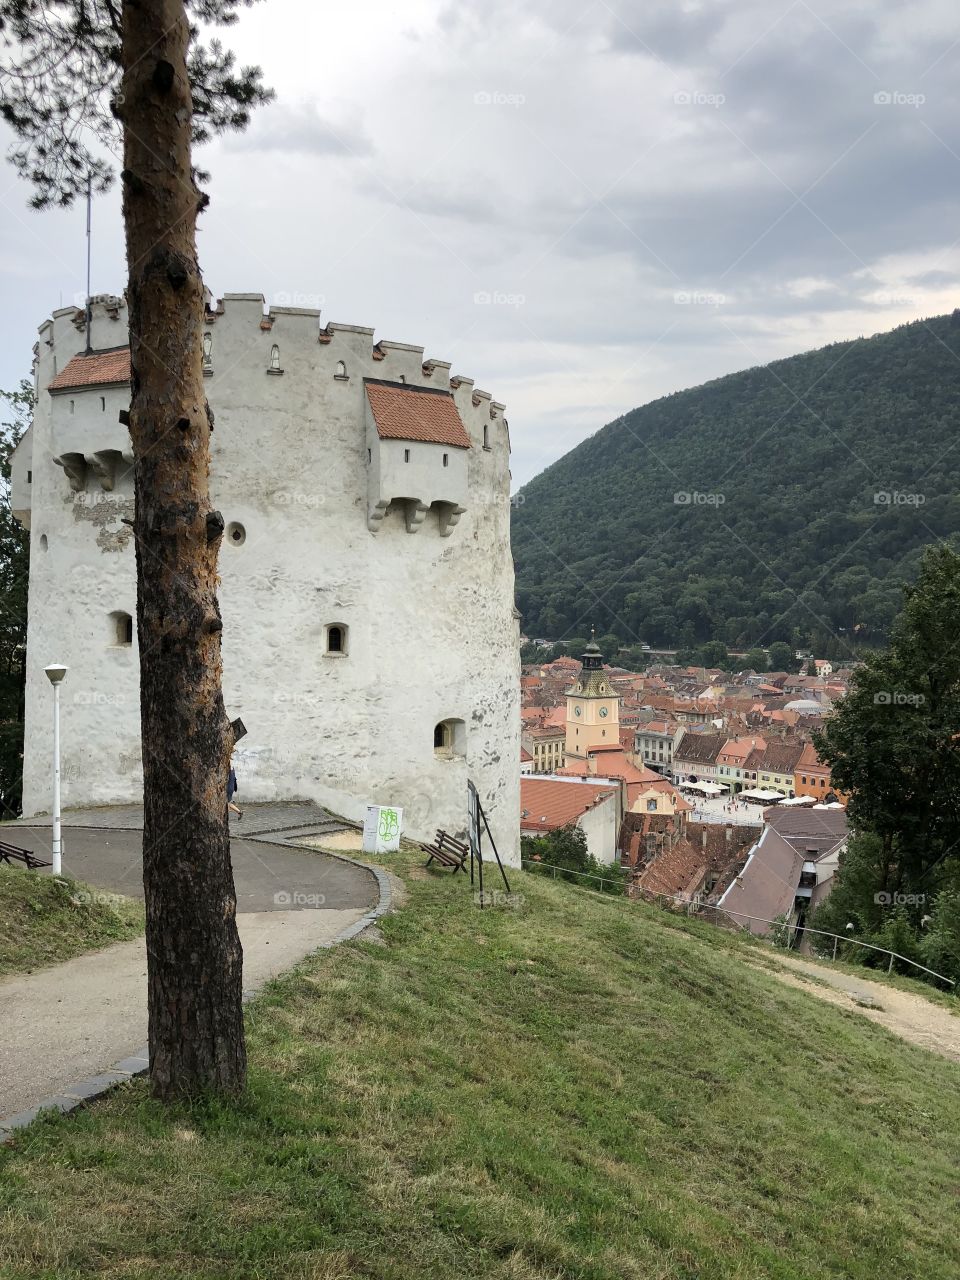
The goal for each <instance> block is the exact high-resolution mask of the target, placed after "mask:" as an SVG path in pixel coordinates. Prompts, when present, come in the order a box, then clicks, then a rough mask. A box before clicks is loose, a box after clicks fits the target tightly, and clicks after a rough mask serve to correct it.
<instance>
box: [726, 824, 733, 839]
mask: <svg viewBox="0 0 960 1280" xmlns="http://www.w3.org/2000/svg"><path fill="white" fill-rule="evenodd" d="M732 839H733V823H732V822H728V823H727V844H729V843H730V841H731V840H732Z"/></svg>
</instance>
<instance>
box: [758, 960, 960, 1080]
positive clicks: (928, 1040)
mask: <svg viewBox="0 0 960 1280" xmlns="http://www.w3.org/2000/svg"><path fill="white" fill-rule="evenodd" d="M768 958H769V959H770V960H771V961H773V962H775V965H776V966H779V967H776V968H775V967H771V966H768V965H766V964H765V965H764V966H763V967H764V969H766V970H767V971H768V972H773V973H775V974H776V976H777V977H778V978H779V979H780V981H781V982H785V983H786V984H787V985H788V986H791V987H798V988H800V990H802V991H806V992H808V993H809V994H810V995H813V996H817V997H818V998H819V999H821V1000H826V1001H827V1003H828V1004H834V1005H839V1006H840V1007H841V1008H843V1009H854V1010H855V1011H856V1012H857V1013H862V1014H863V1016H864V1017H865V1018H869V1019H870V1021H871V1022H877V1023H879V1024H880V1026H882V1027H886V1028H887V1030H888V1031H892V1032H893V1033H894V1035H898V1036H900V1037H901V1038H902V1039H903V1040H909V1041H910V1043H911V1044H917V1045H920V1046H921V1048H923V1049H930V1050H931V1051H932V1052H933V1053H939V1054H941V1055H942V1056H943V1057H944V1058H952V1059H953V1061H954V1062H960V1017H958V1016H957V1015H956V1014H953V1013H951V1012H950V1010H949V1009H945V1008H943V1006H942V1005H938V1004H933V1003H932V1002H931V1001H930V1000H924V998H923V996H916V995H913V994H912V993H911V992H908V991H899V990H898V989H897V988H896V987H888V986H884V984H883V983H881V982H871V981H870V980H869V979H868V978H861V977H859V975H858V976H854V975H853V974H849V973H843V972H841V971H839V970H837V969H830V968H828V967H827V966H826V965H820V964H814V963H813V962H812V961H809V960H801V959H799V958H798V957H796V956H792V955H789V956H788V955H784V954H783V953H782V952H778V951H772V952H771V953H770V955H769V957H768ZM786 970H790V972H786ZM811 979H813V980H814V981H811ZM823 983H827V984H828V985H827V986H823V985H821V984H823ZM861 1001H862V1002H870V1003H861Z"/></svg>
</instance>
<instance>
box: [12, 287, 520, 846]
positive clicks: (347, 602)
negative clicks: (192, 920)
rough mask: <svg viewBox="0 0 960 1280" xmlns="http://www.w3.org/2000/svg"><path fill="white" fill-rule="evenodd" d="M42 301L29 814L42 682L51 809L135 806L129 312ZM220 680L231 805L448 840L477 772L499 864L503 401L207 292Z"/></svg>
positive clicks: (505, 839) (30, 459)
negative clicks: (56, 754)
mask: <svg viewBox="0 0 960 1280" xmlns="http://www.w3.org/2000/svg"><path fill="white" fill-rule="evenodd" d="M92 311H93V315H92V330H91V343H90V346H91V349H92V354H89V355H88V354H84V353H85V347H86V335H85V331H84V323H83V321H84V316H83V312H82V311H78V310H76V309H75V308H72V307H71V308H66V309H63V310H60V311H58V312H55V313H54V315H53V318H52V319H51V320H48V321H47V322H46V323H45V324H44V325H43V326H42V327H41V329H40V340H39V342H38V344H37V347H36V363H35V383H36V393H37V404H36V409H35V416H34V421H33V425H32V427H31V428H30V430H29V431H28V433H27V434H26V435H25V436H24V439H23V440H22V441H21V443H20V445H19V446H18V448H17V450H16V453H15V455H14V459H13V474H12V502H13V508H14V512H15V514H16V515H17V516H18V518H19V519H21V520H22V522H23V523H24V524H25V525H26V526H27V527H28V528H29V530H30V599H29V620H28V638H27V688H26V735H25V748H24V790H23V797H24V813H25V814H27V815H31V814H37V813H42V812H46V811H48V810H49V808H50V790H51V786H50V758H51V750H52V712H51V694H50V687H49V684H48V682H47V681H46V679H45V677H44V674H43V668H44V666H45V665H47V664H48V663H50V662H54V661H56V662H63V663H66V664H67V666H68V667H69V668H70V670H69V674H68V676H67V679H66V682H65V683H64V686H63V690H62V734H61V737H62V759H63V769H62V776H63V802H64V805H65V807H76V806H89V805H98V804H115V803H129V802H136V801H138V800H139V799H140V798H141V795H142V771H141V761H140V732H139V728H140V726H139V660H138V651H137V637H136V634H135V627H136V621H135V619H136V568H135V559H134V547H133V540H132V530H131V528H130V525H129V524H126V523H124V521H127V520H132V518H133V507H134V492H133V470H132V449H131V443H130V438H129V434H128V432H127V429H126V427H125V426H123V425H121V423H120V420H119V419H120V414H121V412H122V411H123V410H126V409H127V408H128V407H129V396H130V389H129V355H128V352H127V349H126V344H127V331H126V308H125V304H124V303H123V301H122V300H121V299H118V298H98V299H96V300H95V302H94V305H93V308H92ZM204 373H205V375H206V389H207V395H208V398H209V401H210V405H211V408H212V410H213V412H214V416H215V427H214V431H213V435H212V437H211V476H210V488H211V500H212V503H213V506H214V507H215V508H216V509H218V510H219V511H221V512H222V514H223V518H224V520H225V522H226V531H225V533H224V536H223V541H222V545H221V550H220V560H219V570H220V576H221V588H220V605H221V610H222V613H223V688H224V698H225V702H226V706H227V712H228V714H229V716H230V717H231V719H233V718H236V717H240V718H241V719H242V720H243V722H244V725H245V727H246V729H247V736H246V737H244V738H243V739H242V740H241V741H240V742H239V743H238V745H237V748H236V751H235V754H234V764H235V768H236V771H237V775H238V779H239V786H240V795H239V798H240V800H241V802H243V801H257V800H262V801H268V800H292V799H305V800H315V801H317V802H318V803H320V804H322V805H325V806H327V807H329V808H330V809H332V810H333V811H334V812H337V813H339V814H341V815H343V816H345V817H347V818H352V819H361V818H362V816H363V812H364V808H365V806H366V805H367V804H384V805H397V806H400V807H402V808H403V810H404V829H405V832H406V833H407V834H409V835H411V836H413V837H414V838H421V837H427V836H432V835H433V833H434V831H435V829H436V828H437V827H444V828H445V829H447V830H449V831H450V832H451V834H453V833H456V832H463V831H464V830H465V828H466V821H467V818H466V796H467V779H468V778H470V779H472V780H473V782H474V783H475V784H476V786H477V789H478V792H479V794H480V798H481V802H482V803H483V805H484V808H485V811H486V813H487V817H488V820H489V822H490V825H491V828H492V830H493V833H494V837H495V839H496V841H497V845H498V848H499V851H500V854H501V857H503V858H504V860H505V861H506V860H508V861H511V862H516V861H517V860H518V858H519V812H520V802H519V767H518V762H519V758H520V716H519V706H520V685H519V676H520V670H519V624H518V618H517V615H516V611H515V608H514V601H513V562H512V558H511V554H510V497H509V487H510V473H509V453H510V445H509V435H508V429H507V423H506V421H505V420H504V417H503V406H502V405H500V404H498V403H496V402H495V401H493V400H492V398H491V396H490V395H489V394H488V393H486V392H482V391H477V390H475V388H474V386H473V382H472V381H471V380H470V379H468V378H457V377H454V378H451V377H450V366H449V364H445V363H442V362H440V361H427V362H424V358H423V349H422V348H421V347H415V346H409V345H407V344H404V343H395V342H385V341H384V342H379V343H375V342H374V338H373V330H372V329H365V328H359V327H356V326H352V325H339V324H332V323H331V324H328V325H326V326H325V327H324V328H321V326H320V320H319V312H316V311H307V310H300V309H297V308H287V307H280V308H273V309H272V310H270V311H269V313H267V312H266V311H265V308H264V300H263V298H262V297H261V296H260V295H259V294H226V295H225V296H224V298H223V300H222V301H221V302H219V303H217V305H216V306H215V307H212V308H209V309H208V312H207V323H206V326H205V332H204Z"/></svg>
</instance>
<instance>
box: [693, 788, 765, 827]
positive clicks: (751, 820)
mask: <svg viewBox="0 0 960 1280" xmlns="http://www.w3.org/2000/svg"><path fill="white" fill-rule="evenodd" d="M684 798H685V799H687V800H689V801H690V803H691V804H692V805H694V806H695V807H694V809H693V810H692V812H690V813H688V814H687V817H688V818H689V819H690V821H691V822H729V823H731V824H732V825H733V826H735V827H756V828H757V829H758V830H759V829H760V828H761V827H762V826H763V809H762V807H760V806H758V805H755V804H747V802H746V800H740V801H739V802H737V801H731V800H730V799H729V798H727V799H724V798H723V797H722V796H715V797H714V798H713V799H711V800H708V799H707V798H706V797H704V798H703V799H698V798H696V797H695V796H692V795H688V796H685V797H684ZM727 805H732V808H729V809H728V808H727V807H726V806H727Z"/></svg>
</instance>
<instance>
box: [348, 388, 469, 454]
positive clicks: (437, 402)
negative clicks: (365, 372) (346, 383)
mask: <svg viewBox="0 0 960 1280" xmlns="http://www.w3.org/2000/svg"><path fill="white" fill-rule="evenodd" d="M366 388H367V399H368V400H369V401H370V408H371V409H372V410H373V418H374V421H375V422H376V424H377V434H378V435H379V437H380V439H381V440H424V441H426V442H427V443H428V444H449V445H453V447H454V448H456V449H469V448H470V437H469V436H468V435H467V432H466V428H465V427H464V425H463V422H462V421H461V418H460V414H459V413H458V412H457V406H456V404H454V400H453V396H452V395H449V394H448V393H447V392H446V391H425V390H421V389H419V388H417V387H405V386H397V385H389V384H387V383H383V382H369V381H368V382H367V383H366Z"/></svg>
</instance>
